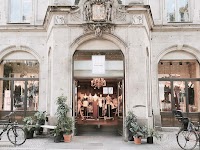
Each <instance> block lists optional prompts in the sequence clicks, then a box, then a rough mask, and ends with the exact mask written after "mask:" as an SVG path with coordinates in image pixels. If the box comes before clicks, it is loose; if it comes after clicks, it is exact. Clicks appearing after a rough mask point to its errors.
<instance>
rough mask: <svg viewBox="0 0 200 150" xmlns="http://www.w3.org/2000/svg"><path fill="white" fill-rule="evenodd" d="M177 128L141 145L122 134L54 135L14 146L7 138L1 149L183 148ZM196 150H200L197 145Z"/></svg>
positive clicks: (168, 149) (179, 149)
mask: <svg viewBox="0 0 200 150" xmlns="http://www.w3.org/2000/svg"><path fill="white" fill-rule="evenodd" d="M176 133H177V131H176V130H172V131H163V132H161V134H162V135H163V137H162V140H161V141H158V140H156V139H155V138H154V139H155V140H154V141H155V142H154V144H147V143H146V140H145V139H143V141H142V144H141V145H135V144H134V143H133V141H128V142H125V141H124V140H123V139H122V137H121V136H110V135H105V136H100V135H97V136H95V135H94V136H88V135H83V136H75V137H73V139H72V142H71V143H64V142H61V143H54V141H53V137H35V138H33V139H27V141H26V142H25V143H24V144H23V145H21V146H19V147H14V146H13V145H12V144H11V143H10V142H9V141H8V140H7V138H5V137H4V138H3V139H2V141H0V149H1V150H14V149H15V150H64V149H67V150H181V148H180V147H179V146H178V144H177V142H176ZM4 136H5V135H4ZM195 150H199V147H198V146H197V147H196V149H195Z"/></svg>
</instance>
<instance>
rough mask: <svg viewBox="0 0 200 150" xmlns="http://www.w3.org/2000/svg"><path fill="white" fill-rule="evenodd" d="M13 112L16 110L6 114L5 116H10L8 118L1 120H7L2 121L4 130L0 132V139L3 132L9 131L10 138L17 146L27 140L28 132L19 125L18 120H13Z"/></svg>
mask: <svg viewBox="0 0 200 150" xmlns="http://www.w3.org/2000/svg"><path fill="white" fill-rule="evenodd" d="M13 114H14V112H10V113H9V114H8V115H6V116H4V118H8V119H7V120H0V121H1V122H5V123H0V124H1V125H3V131H2V132H1V133H0V140H1V137H2V135H3V133H4V132H6V131H7V137H8V140H9V141H10V142H11V143H12V144H14V145H15V146H20V145H22V144H24V142H25V141H26V134H25V131H24V129H23V128H21V127H19V126H18V123H17V122H15V121H14V122H12V121H11V115H13Z"/></svg>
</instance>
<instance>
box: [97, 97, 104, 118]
mask: <svg viewBox="0 0 200 150" xmlns="http://www.w3.org/2000/svg"><path fill="white" fill-rule="evenodd" d="M98 106H99V117H102V107H103V97H102V94H100V97H99V99H98Z"/></svg>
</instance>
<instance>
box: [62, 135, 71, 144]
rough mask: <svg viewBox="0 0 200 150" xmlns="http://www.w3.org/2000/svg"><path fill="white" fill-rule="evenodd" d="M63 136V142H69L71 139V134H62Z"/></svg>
mask: <svg viewBox="0 0 200 150" xmlns="http://www.w3.org/2000/svg"><path fill="white" fill-rule="evenodd" d="M63 137H64V142H67V143H69V142H71V139H72V135H71V134H70V135H67V134H63Z"/></svg>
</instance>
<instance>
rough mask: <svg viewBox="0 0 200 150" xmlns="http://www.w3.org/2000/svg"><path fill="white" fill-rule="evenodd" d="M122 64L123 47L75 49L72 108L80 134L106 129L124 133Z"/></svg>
mask: <svg viewBox="0 0 200 150" xmlns="http://www.w3.org/2000/svg"><path fill="white" fill-rule="evenodd" d="M93 57H95V62H94V59H93ZM102 58H103V59H102ZM123 67H124V66H123V54H122V52H121V51H120V50H110V51H109V50H102V51H95V50H94V51H91V50H90V51H86V50H84V51H76V52H75V54H74V103H73V104H74V107H73V110H74V111H73V112H74V115H75V119H76V125H75V126H76V134H77V135H80V134H87V133H91V134H92V133H93V132H95V134H100V133H103V134H104V130H105V131H106V134H107V133H109V134H110V133H111V134H116V133H118V134H121V135H122V134H123V114H124V113H123V111H124V99H123V98H124V95H123V89H124V88H123V87H124V83H123V82H124V69H123ZM101 71H103V73H102V72H101Z"/></svg>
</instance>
